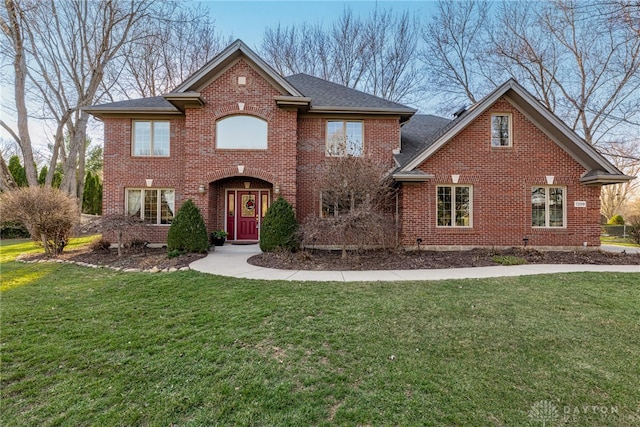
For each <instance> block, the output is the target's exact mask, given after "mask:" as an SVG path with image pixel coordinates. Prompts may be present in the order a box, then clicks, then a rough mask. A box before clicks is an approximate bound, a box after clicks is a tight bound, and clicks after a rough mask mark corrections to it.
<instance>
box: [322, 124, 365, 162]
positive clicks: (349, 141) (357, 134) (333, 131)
mask: <svg viewBox="0 0 640 427" xmlns="http://www.w3.org/2000/svg"><path fill="white" fill-rule="evenodd" d="M362 134H363V132H362V122H361V121H347V120H328V121H327V148H326V150H327V151H326V153H327V156H332V157H342V156H358V157H359V156H362V154H363V152H364V150H363V136H362Z"/></svg>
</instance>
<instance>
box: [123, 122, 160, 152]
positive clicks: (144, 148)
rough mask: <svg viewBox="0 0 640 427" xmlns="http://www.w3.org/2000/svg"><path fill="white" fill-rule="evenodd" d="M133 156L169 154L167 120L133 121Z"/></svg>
mask: <svg viewBox="0 0 640 427" xmlns="http://www.w3.org/2000/svg"><path fill="white" fill-rule="evenodd" d="M131 145H132V153H131V154H132V155H133V156H157V157H168V156H169V122H161V121H139V120H136V121H134V122H133V143H132V144H131Z"/></svg>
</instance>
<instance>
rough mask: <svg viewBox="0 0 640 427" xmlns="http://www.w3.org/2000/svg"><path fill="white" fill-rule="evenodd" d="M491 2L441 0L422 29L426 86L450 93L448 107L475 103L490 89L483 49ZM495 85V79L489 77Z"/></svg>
mask: <svg viewBox="0 0 640 427" xmlns="http://www.w3.org/2000/svg"><path fill="white" fill-rule="evenodd" d="M488 14H489V4H488V3H487V2H485V1H482V2H477V1H473V0H465V1H461V2H439V3H438V13H437V15H435V16H434V17H433V18H432V19H431V21H430V22H429V23H428V24H427V25H425V27H424V29H423V31H422V38H423V41H424V48H423V49H422V51H421V52H420V59H421V61H422V62H423V63H424V64H425V68H426V72H424V78H425V80H426V83H427V84H426V86H425V90H426V92H427V93H430V94H431V95H432V96H438V97H442V96H446V97H447V99H448V101H449V102H448V103H447V104H446V106H445V108H449V109H451V108H453V107H454V106H455V105H454V104H455V103H461V104H462V103H465V102H469V101H470V102H472V103H475V102H476V101H477V100H478V99H477V97H478V96H479V95H480V93H482V92H483V91H484V90H485V89H486V85H485V83H484V81H485V78H486V77H488V78H489V79H491V77H493V76H492V75H491V73H483V69H484V68H485V67H486V64H485V63H484V60H483V58H482V53H481V52H482V50H483V49H484V44H485V43H486V34H485V33H486V21H487V19H488ZM489 81H490V82H491V83H493V84H494V85H495V82H494V81H491V80H489Z"/></svg>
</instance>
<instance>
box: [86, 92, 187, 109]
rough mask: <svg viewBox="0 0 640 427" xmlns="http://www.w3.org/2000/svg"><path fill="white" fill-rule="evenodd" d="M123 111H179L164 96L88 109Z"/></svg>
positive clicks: (100, 105)
mask: <svg viewBox="0 0 640 427" xmlns="http://www.w3.org/2000/svg"><path fill="white" fill-rule="evenodd" d="M98 109H99V110H112V109H113V110H122V109H134V110H135V109H144V110H147V109H152V110H167V111H169V110H174V111H178V109H177V108H176V107H175V106H174V105H173V104H171V103H170V102H169V101H167V100H166V99H164V97H162V96H152V97H150V98H138V99H128V100H126V101H117V102H110V103H107V104H99V105H93V106H91V107H88V108H86V110H87V111H92V110H98Z"/></svg>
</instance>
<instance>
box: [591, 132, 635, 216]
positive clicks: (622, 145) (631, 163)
mask: <svg viewBox="0 0 640 427" xmlns="http://www.w3.org/2000/svg"><path fill="white" fill-rule="evenodd" d="M605 154H606V155H607V157H609V158H610V159H611V160H612V162H613V163H614V164H615V166H616V167H617V168H618V169H620V170H621V171H622V172H624V173H625V174H626V175H629V176H637V175H639V174H640V141H628V142H618V143H612V144H609V145H608V146H607V148H606V151H605ZM639 188H640V183H639V182H638V180H637V179H634V180H632V181H627V182H625V183H623V184H614V185H606V186H604V187H602V191H601V193H600V201H601V212H602V215H604V216H605V217H606V218H607V219H608V220H609V219H611V218H612V217H613V216H614V215H618V214H623V213H624V212H625V211H626V208H627V204H628V203H629V201H630V200H632V199H633V197H634V196H638V194H637V193H638V189H639Z"/></svg>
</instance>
